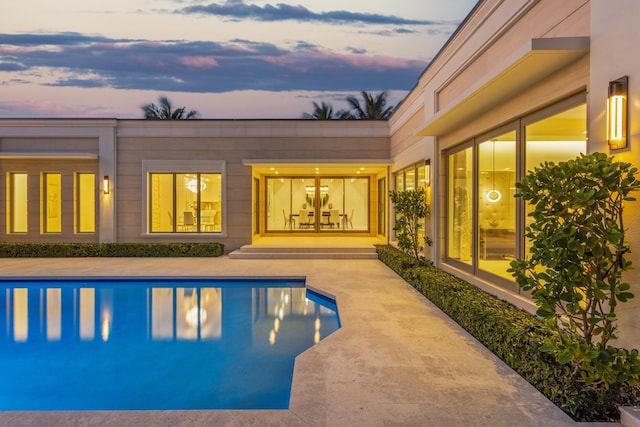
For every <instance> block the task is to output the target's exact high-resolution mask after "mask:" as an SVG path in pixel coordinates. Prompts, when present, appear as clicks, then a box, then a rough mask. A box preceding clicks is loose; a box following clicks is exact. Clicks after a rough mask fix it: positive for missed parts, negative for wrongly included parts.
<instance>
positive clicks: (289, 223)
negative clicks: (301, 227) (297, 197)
mask: <svg viewBox="0 0 640 427" xmlns="http://www.w3.org/2000/svg"><path fill="white" fill-rule="evenodd" d="M282 216H283V217H284V228H285V229H287V228H288V229H290V230H291V229H292V228H295V226H296V220H295V219H294V218H293V217H292V216H291V215H289V216H287V214H286V213H285V212H284V209H282Z"/></svg>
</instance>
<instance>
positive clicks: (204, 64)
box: [178, 56, 219, 68]
mask: <svg viewBox="0 0 640 427" xmlns="http://www.w3.org/2000/svg"><path fill="white" fill-rule="evenodd" d="M178 61H180V63H181V64H182V65H186V66H187V67H192V68H214V67H218V66H219V64H218V62H217V61H216V60H215V59H213V58H211V57H210V56H181V57H180V58H179V59H178Z"/></svg>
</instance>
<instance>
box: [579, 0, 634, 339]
mask: <svg viewBox="0 0 640 427" xmlns="http://www.w3.org/2000/svg"><path fill="white" fill-rule="evenodd" d="M591 9H592V21H591V64H590V65H591V76H590V90H589V122H590V125H589V149H590V151H592V152H595V151H599V152H604V153H610V154H613V155H615V157H616V159H619V160H621V161H624V162H631V163H632V164H634V165H635V166H636V167H638V166H639V165H640V56H638V54H637V51H638V46H639V45H640V34H639V33H638V31H636V30H635V28H636V27H637V25H638V17H640V2H638V1H637V0H616V1H608V0H592V1H591ZM625 75H626V76H629V101H628V106H629V118H628V119H629V132H628V137H629V146H628V148H627V149H624V150H616V151H612V152H610V150H609V147H608V145H607V142H606V129H607V122H606V116H605V113H606V98H607V88H608V82H609V81H611V80H615V79H617V78H619V77H622V76H625ZM635 197H636V198H640V194H636V195H635ZM638 218H640V202H637V201H636V202H628V203H626V204H625V218H624V219H625V225H626V226H627V227H628V230H627V236H626V237H627V239H628V241H629V244H630V245H631V254H630V259H631V260H632V262H633V264H634V267H635V269H634V270H631V271H629V272H627V273H626V274H625V280H626V281H628V282H629V283H630V284H631V291H632V292H634V293H635V295H636V297H635V298H634V299H632V300H631V301H629V302H627V303H624V304H622V305H620V306H619V307H618V309H617V311H618V315H619V319H620V322H619V325H620V340H619V341H620V344H622V345H624V346H627V347H633V348H640V226H639V224H638Z"/></svg>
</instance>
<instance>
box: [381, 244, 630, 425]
mask: <svg viewBox="0 0 640 427" xmlns="http://www.w3.org/2000/svg"><path fill="white" fill-rule="evenodd" d="M377 251H378V257H379V259H380V260H381V261H382V262H383V263H385V264H386V265H387V266H389V267H390V268H391V269H392V270H394V271H395V272H396V273H398V275H399V276H401V277H402V278H403V279H404V280H406V281H407V282H408V283H409V284H411V285H412V286H413V287H415V288H416V289H417V290H418V291H419V292H421V293H422V294H423V295H424V296H425V297H427V298H428V299H429V300H430V301H431V302H433V303H434V304H435V305H436V306H438V307H439V308H440V309H441V310H442V311H443V312H444V313H446V314H447V315H448V316H449V317H450V318H451V319H452V320H454V321H455V322H456V323H458V324H459V325H460V326H462V327H463V328H464V329H465V330H467V331H468V332H469V333H470V334H471V335H473V336H474V337H475V338H476V339H477V340H478V341H480V342H481V343H482V344H483V345H484V346H485V347H487V348H488V349H489V350H491V351H492V352H493V353H494V354H495V355H496V356H498V357H499V358H500V359H502V361H504V362H505V363H506V364H507V365H509V366H510V367H511V368H512V369H513V370H514V371H516V372H517V373H518V374H520V375H521V376H522V377H523V378H524V379H525V380H527V381H528V382H529V383H530V384H531V385H533V386H534V387H535V388H537V389H538V390H539V391H540V392H541V393H542V394H544V395H545V396H546V397H547V398H549V400H551V401H552V402H553V403H555V404H556V405H557V406H558V407H559V408H561V409H562V410H563V411H564V412H565V413H567V414H568V415H569V416H571V417H572V418H573V419H574V420H576V421H616V420H619V418H620V413H619V411H618V408H617V406H616V405H617V404H621V405H633V404H636V405H637V404H638V401H639V399H640V387H639V386H636V387H632V386H630V385H628V384H621V385H620V386H619V387H617V388H610V389H609V390H607V391H602V392H599V393H595V392H585V391H583V390H581V389H580V385H579V384H577V383H576V382H574V381H573V380H572V379H571V375H570V374H571V372H570V367H569V366H568V365H561V364H560V363H558V362H557V361H555V360H554V359H553V357H552V356H551V355H549V354H548V353H542V352H540V351H539V348H540V346H541V345H542V344H543V342H544V339H545V337H547V336H549V335H551V331H550V330H549V328H548V327H547V326H546V325H545V323H544V322H543V321H542V320H541V319H539V318H537V317H536V316H533V315H531V314H530V313H528V312H526V311H524V310H521V309H519V308H517V307H515V306H514V305H512V304H510V303H507V302H505V301H502V300H500V299H498V298H496V297H494V296H493V295H490V294H488V293H486V292H484V291H482V290H481V289H479V288H477V287H475V286H473V285H471V284H469V283H467V282H465V281H463V280H461V279H458V278H457V277H455V276H453V275H451V274H449V273H446V272H444V271H442V270H438V269H436V268H434V267H432V266H429V265H420V264H418V263H417V262H416V260H415V259H412V258H411V257H409V256H407V255H405V254H403V253H402V252H400V251H399V250H398V249H396V248H394V247H392V246H378V247H377Z"/></svg>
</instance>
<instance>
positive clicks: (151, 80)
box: [0, 0, 477, 119]
mask: <svg viewBox="0 0 640 427" xmlns="http://www.w3.org/2000/svg"><path fill="white" fill-rule="evenodd" d="M476 2H477V0H393V1H391V0H386V1H382V0H376V1H373V0H348V1H344V0H324V1H322V2H320V1H317V0H294V1H288V0H284V1H280V2H270V1H253V0H220V1H215V0H206V1H199V0H110V1H95V0H93V1H92V0H89V1H87V0H84V1H80V0H57V1H49V0H18V1H13V2H10V1H3V2H2V4H1V5H0V117H73V118H75V117H111V118H141V117H142V112H141V109H140V107H141V106H142V105H143V104H146V103H148V102H157V99H158V96H160V95H166V96H167V97H168V98H169V99H170V100H171V101H172V103H173V105H174V106H176V107H181V106H186V107H187V109H195V110H198V111H199V112H200V117H201V118H213V119H215V118H239V119H242V118H300V117H301V115H302V113H304V112H312V111H313V105H312V102H313V101H315V102H318V103H320V102H322V101H324V102H327V103H330V104H332V105H333V107H334V109H336V110H338V109H341V108H346V103H345V102H344V99H345V98H346V96H348V95H358V94H359V92H360V91H361V90H365V91H368V92H372V93H374V94H377V93H378V92H381V91H387V93H388V94H389V101H390V103H391V104H393V105H395V104H397V103H398V102H399V101H401V100H402V99H403V98H404V96H405V95H406V94H407V92H408V91H409V90H410V89H411V88H412V87H413V86H414V85H415V84H416V83H417V79H418V77H419V75H420V73H421V72H422V71H423V70H424V69H425V67H426V66H427V65H428V63H429V61H430V60H431V59H432V58H433V57H434V56H435V55H436V53H437V52H438V51H439V50H440V48H441V47H442V46H443V45H444V43H445V42H446V41H447V39H448V38H449V37H450V36H451V34H452V33H453V31H455V29H456V28H457V26H458V24H459V23H460V22H461V21H462V20H463V19H464V18H465V16H466V15H467V14H468V13H469V12H470V11H471V9H472V8H473V6H474V5H475V3H476Z"/></svg>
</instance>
